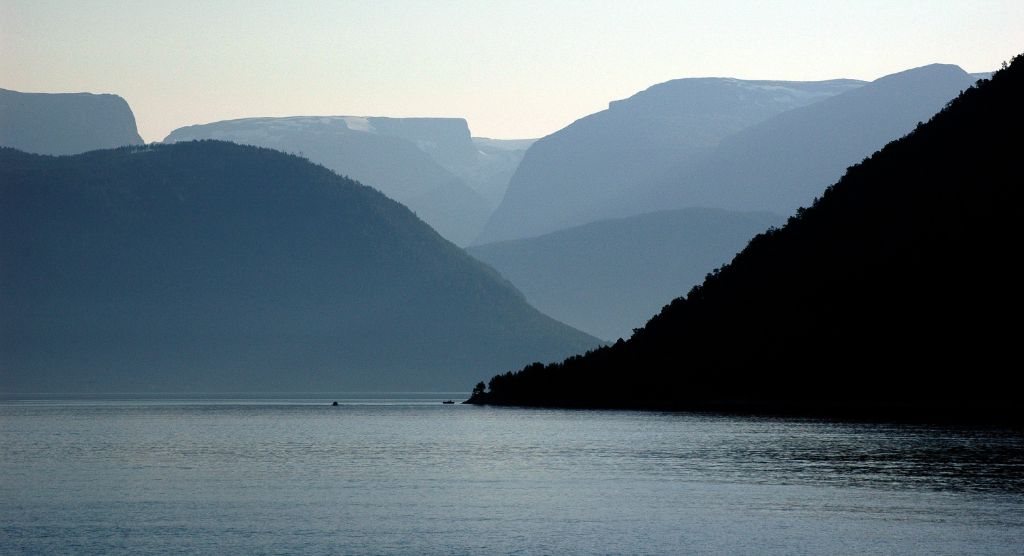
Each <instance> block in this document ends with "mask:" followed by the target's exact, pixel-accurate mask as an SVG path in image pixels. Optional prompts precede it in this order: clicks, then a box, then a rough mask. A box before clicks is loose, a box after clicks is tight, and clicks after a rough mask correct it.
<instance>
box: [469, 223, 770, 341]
mask: <svg viewBox="0 0 1024 556" xmlns="http://www.w3.org/2000/svg"><path fill="white" fill-rule="evenodd" d="M784 220H785V219H784V218H783V217H781V216H778V215H775V214H772V213H767V212H734V211H726V210H721V209H698V208H691V209H678V210H671V211H661V212H654V213H649V214H642V215H638V216H632V217H628V218H621V219H611V220H602V221H599V222H592V223H590V224H584V225H583V226H578V227H576V228H570V229H567V230H559V231H557V232H552V233H550V234H545V235H542V236H538V237H534V238H528V239H518V240H511V241H501V242H497V243H489V244H486V245H477V246H472V247H468V248H467V249H466V250H467V251H468V252H469V254H471V255H473V256H474V257H476V258H478V259H480V260H481V261H483V262H485V263H487V264H489V265H491V266H493V267H494V268H495V269H497V270H498V272H500V273H501V274H502V276H504V277H506V278H508V279H509V280H510V281H511V282H512V283H513V284H515V285H516V287H518V288H519V289H520V290H522V292H523V293H524V294H525V295H526V299H527V301H529V302H530V304H531V305H533V306H534V307H537V308H538V309H540V310H541V311H542V312H543V313H545V314H547V315H551V316H552V317H554V318H555V319H557V320H559V321H562V322H564V323H566V324H569V325H571V326H574V327H576V328H579V329H580V330H583V331H585V332H588V333H590V334H593V335H595V336H597V337H599V338H603V339H605V340H611V341H614V340H616V339H617V338H628V337H630V336H631V335H632V333H633V329H634V328H637V327H639V326H641V325H642V324H643V323H644V322H646V321H647V319H649V318H650V316H651V315H653V314H654V313H656V312H657V311H658V310H659V309H661V308H662V307H663V306H664V305H666V304H667V303H669V302H670V301H671V300H673V299H675V298H676V297H678V296H679V294H680V292H683V291H686V290H688V289H689V288H691V287H693V286H695V285H697V284H699V283H700V281H701V280H703V279H704V276H705V275H706V274H707V273H708V272H711V271H712V270H714V269H715V268H717V267H719V266H721V265H722V264H723V263H724V262H725V261H728V260H729V259H731V258H732V257H733V256H734V255H735V254H736V253H737V252H738V251H739V250H740V249H742V248H743V247H744V246H745V245H746V244H747V242H748V241H749V240H750V238H752V237H754V236H755V235H757V234H759V233H761V232H763V231H765V230H767V229H768V227H769V226H773V225H777V224H781V223H782V222H783V221H784Z"/></svg>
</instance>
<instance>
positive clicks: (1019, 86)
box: [472, 57, 1024, 422]
mask: <svg viewBox="0 0 1024 556" xmlns="http://www.w3.org/2000/svg"><path fill="white" fill-rule="evenodd" d="M1021 98H1024V57H1017V58H1016V59H1015V60H1014V61H1013V63H1012V64H1010V66H1009V67H1008V68H1006V69H1004V70H1002V71H999V72H997V73H995V74H994V75H993V76H992V78H991V80H990V81H985V82H981V83H980V84H979V85H978V86H977V87H974V88H970V89H968V90H966V91H964V92H963V93H962V94H960V95H959V96H958V97H957V98H956V99H955V100H953V101H952V102H951V103H949V105H948V106H946V107H945V108H944V109H942V110H941V112H939V113H938V114H937V115H935V116H934V117H933V118H931V119H930V120H929V121H928V122H927V123H925V124H922V125H920V126H916V128H915V129H914V130H913V131H912V132H911V133H910V134H909V135H907V136H905V137H903V138H901V139H899V140H896V141H893V142H892V143H890V144H888V145H887V146H885V147H884V148H883V149H881V150H880V151H878V152H876V153H874V154H873V155H871V156H869V157H868V158H867V159H865V160H864V161H863V162H861V163H858V164H855V165H853V166H851V167H850V168H849V169H848V170H847V171H846V173H845V174H844V175H843V176H842V178H840V179H839V180H838V182H836V183H835V184H834V185H832V186H830V187H828V188H827V189H826V190H824V191H823V193H822V195H821V196H820V198H819V199H818V200H817V201H815V202H814V203H813V204H812V205H811V206H809V207H808V208H803V209H800V210H798V211H797V212H796V214H795V215H794V216H793V217H791V218H790V219H789V220H788V222H787V224H786V225H785V226H783V227H782V228H778V229H772V230H770V231H769V232H766V233H764V234H761V235H758V236H757V237H755V238H754V239H753V240H752V241H751V242H750V243H749V245H748V246H747V247H746V248H745V249H743V251H741V252H740V253H739V254H738V255H737V256H736V257H735V258H734V259H733V260H732V262H731V263H729V264H727V265H725V266H724V267H722V268H720V269H717V270H716V271H714V272H712V273H711V274H710V275H709V276H708V277H707V278H706V279H705V280H704V282H703V283H702V284H701V285H699V286H697V287H695V288H693V289H692V290H690V292H689V294H687V295H686V296H685V297H680V298H678V299H676V300H675V301H673V302H672V303H671V304H669V305H668V306H666V307H665V308H664V309H663V310H662V311H661V312H659V313H658V314H657V315H655V316H654V317H653V318H651V319H650V321H648V322H647V324H646V325H644V326H643V327H642V328H641V329H639V330H638V331H637V332H636V333H635V334H634V335H633V336H632V337H631V338H630V339H628V340H624V341H621V342H617V343H616V344H615V345H613V346H609V347H604V348H599V349H597V350H594V351H592V352H589V353H587V354H586V355H581V356H574V357H571V358H569V359H566V360H565V361H564V362H562V363H558V364H553V365H546V366H545V365H541V364H536V365H531V366H529V367H526V368H524V369H523V370H521V371H519V372H517V373H511V372H510V373H507V374H504V375H498V376H495V377H494V378H493V379H492V380H491V382H490V385H489V391H485V390H484V389H483V388H478V389H477V391H476V394H475V395H474V397H473V400H472V401H474V402H477V403H494V404H523V405H544V406H572V407H645V408H673V409H723V408H725V409H735V408H742V409H744V410H773V411H787V412H793V411H795V412H823V413H828V414H837V413H846V414H855V415H859V416H863V415H871V416H892V415H903V416H911V417H912V418H916V419H920V418H928V417H932V416H942V417H944V418H946V417H951V416H953V417H956V418H991V417H993V416H996V417H998V418H1000V419H1011V420H1016V421H1018V422H1019V421H1020V420H1021V419H1022V416H1021V412H1020V407H1021V406H1020V401H1019V399H1018V397H1019V396H1018V395H1017V393H1016V390H1015V389H1014V388H1013V387H1012V386H1011V385H1012V384H1013V383H1014V379H1013V377H1014V376H1016V375H1017V371H1014V370H1013V369H1014V368H1016V367H1015V366H1014V364H1013V363H1012V361H1014V360H1016V357H1017V350H1018V343H1019V342H1018V339H1019V337H1020V333H1021V330H1020V325H1019V323H1018V321H1017V320H1016V319H1015V318H1014V315H1017V314H1019V313H1020V312H1021V309H1022V308H1024V296H1022V294H1021V288H1020V283H1021V281H1022V279H1024V276H1022V273H1021V267H1020V265H1019V264H1017V263H1016V262H1015V257H1014V256H1013V253H1015V252H1017V251H1018V250H1019V246H1020V243H1021V239H1022V238H1021V228H1020V225H1019V224H1020V222H1021V221H1022V217H1024V213H1022V210H1024V209H1022V207H1024V203H1022V201H1024V199H1022V198H1021V194H1022V189H1021V187H1020V179H1019V177H1018V175H1019V172H1017V171H1016V170H1014V168H1016V167H1017V161H1018V151H1019V149H1018V147H1017V142H1016V141H1015V140H1013V138H1012V132H1013V131H1012V130H1016V129H1019V128H1020V127H1021V125H1022V124H1024V104H1022V102H1021ZM1008 132H1009V135H1008ZM823 187H824V184H823Z"/></svg>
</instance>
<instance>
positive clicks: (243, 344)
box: [0, 141, 598, 392]
mask: <svg viewBox="0 0 1024 556" xmlns="http://www.w3.org/2000/svg"><path fill="white" fill-rule="evenodd" d="M0 261H3V264H2V265H0V342H2V343H0V390H3V391H20V392H28V391H37V392H80V391H98V392H122V391H127V392H138V391H162V392H195V391H222V392H223V391H230V392H238V391H277V392H280V391H312V390H324V391H326V390H331V391H340V390H345V391H360V390H363V391H366V390H373V391H384V390H392V391H393V390H403V391H410V390H433V391H438V390H445V389H452V388H458V387H461V386H462V385H464V384H465V383H466V382H467V381H469V380H470V379H471V378H473V377H475V376H476V375H477V374H478V373H479V372H480V371H481V369H493V370H494V371H498V370H500V369H503V368H507V367H509V366H515V365H521V364H525V363H528V362H529V361H533V360H534V359H536V358H537V357H540V358H546V359H552V360H554V359H556V358H559V357H562V356H565V355H567V354H569V353H573V352H575V351H579V350H583V349H587V348H588V347H592V346H593V345H596V344H597V342H598V341H597V340H596V339H595V338H593V337H591V336H588V335H586V334H583V333H581V332H579V331H577V330H574V329H572V328H570V327H568V326H566V325H563V324H561V323H559V322H556V321H554V320H552V319H551V318H549V317H547V316H545V315H543V314H541V313H540V312H538V311H537V310H536V309H534V308H533V307H530V306H529V305H528V304H527V303H526V301H525V300H524V298H523V295H522V294H521V293H520V292H519V291H517V290H516V289H515V288H514V287H513V286H512V285H511V284H509V283H508V282H507V281H505V280H504V279H502V278H501V277H500V276H499V275H498V274H497V273H496V272H495V271H494V270H492V269H490V268H489V267H487V266H485V265H483V264H481V263H479V262H477V261H476V260H475V259H473V258H472V257H470V256H469V255H467V254H466V253H465V252H464V251H463V250H461V249H459V248H458V247H456V246H455V245H452V244H451V243H449V242H448V241H446V240H444V239H443V238H442V237H441V236H440V235H438V234H437V233H436V232H435V231H434V230H432V229H431V228H430V227H429V226H427V225H426V224H425V223H423V222H422V221H421V220H419V219H418V218H416V216H415V215H414V214H413V213H412V212H410V211H409V210H408V209H407V208H405V207H403V206H402V205H400V204H398V203H396V202H394V201H392V200H390V199H388V198H387V197H385V196H384V195H382V194H381V193H379V192H378V191H376V190H374V189H372V188H370V187H366V186H363V185H361V184H359V183H356V182H354V181H352V180H350V179H346V178H343V177H339V176H338V175H336V174H334V173H333V172H331V171H329V170H327V169H326V168H323V167H321V166H317V165H315V164H312V163H310V162H309V161H307V160H305V159H302V158H299V157H295V156H291V155H287V154H283V153H280V152H277V151H273V150H268V149H261V148H255V147H249V146H239V145H236V144H232V143H224V142H219V141H200V142H184V143H178V144H174V145H158V146H149V147H133V148H122V149H116V150H106V151H94V152H90V153H86V154H82V155H78V156H71V157H49V156H38V155H31V154H26V153H23V152H20V151H16V150H12V149H0Z"/></svg>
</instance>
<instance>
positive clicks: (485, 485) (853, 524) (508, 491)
mask: <svg viewBox="0 0 1024 556" xmlns="http://www.w3.org/2000/svg"><path fill="white" fill-rule="evenodd" d="M456 396H457V395H455V394H453V395H450V396H443V397H445V398H447V397H456ZM440 400H441V397H437V395H419V396H405V397H403V398H401V399H399V398H394V397H392V398H389V399H371V398H368V397H362V398H357V399H349V400H339V401H340V404H341V405H339V406H338V407H331V406H330V405H329V402H330V401H331V400H330V399H329V398H328V399H310V398H305V399H273V400H261V399H253V398H248V399H213V398H207V399H191V400H189V399H173V398H166V397H156V398H149V399H115V398H97V399H86V400H74V399H44V398H40V399H31V400H25V399H22V400H3V401H0V553H2V554H18V553H40V554H62V553H84V554H112V553H131V554H162V553H168V552H179V553H180V552H192V553H214V552H216V553H222V554H262V553H267V554H326V553H334V554H476V553H502V554H542V553H547V554H608V553H644V554H680V553H711V554H857V553H874V554H883V553H884V554H901V553H902V554H1021V553H1022V552H1024V437H1022V435H1021V434H1020V433H1015V432H1013V431H1006V430H999V429H978V428H954V427H931V426H920V425H917V426H907V425H879V424H849V423H832V422H825V421H816V420H795V419H769V418H746V417H726V416H717V415H693V414H669V413H641V412H588V411H555V410H525V409H495V408H479V407H469V406H462V405H454V406H450V405H449V406H445V405H441V404H440Z"/></svg>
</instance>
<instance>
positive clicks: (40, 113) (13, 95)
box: [0, 89, 142, 155]
mask: <svg viewBox="0 0 1024 556" xmlns="http://www.w3.org/2000/svg"><path fill="white" fill-rule="evenodd" d="M141 144H142V138H141V137H139V131H138V129H136V127H135V115H134V114H132V109H131V108H130V107H129V106H128V103H127V102H125V100H124V99H123V98H121V97H119V96H117V95H109V94H102V95H95V94H91V93H20V92H17V91H9V90H6V89H0V146H3V147H11V148H15V149H18V150H22V151H25V152H30V153H36V154H52V155H61V154H78V153H82V152H86V151H92V150H96V149H109V148H113V147H121V146H126V145H141Z"/></svg>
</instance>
